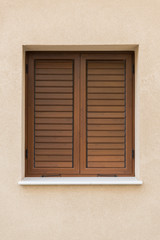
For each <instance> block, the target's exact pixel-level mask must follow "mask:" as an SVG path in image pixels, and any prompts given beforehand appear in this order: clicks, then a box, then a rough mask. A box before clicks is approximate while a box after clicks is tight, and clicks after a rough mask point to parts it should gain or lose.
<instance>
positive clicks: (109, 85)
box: [87, 61, 125, 168]
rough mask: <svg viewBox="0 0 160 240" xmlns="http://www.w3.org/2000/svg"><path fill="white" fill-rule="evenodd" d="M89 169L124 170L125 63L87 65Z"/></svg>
mask: <svg viewBox="0 0 160 240" xmlns="http://www.w3.org/2000/svg"><path fill="white" fill-rule="evenodd" d="M87 157H88V159H87V166H88V168H106V167H107V168H112V167H117V168H118V167H124V164H125V64H124V61H88V62H87Z"/></svg>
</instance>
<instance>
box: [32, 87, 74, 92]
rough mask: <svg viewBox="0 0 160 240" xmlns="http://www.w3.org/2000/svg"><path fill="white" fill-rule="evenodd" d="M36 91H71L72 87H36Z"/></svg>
mask: <svg viewBox="0 0 160 240" xmlns="http://www.w3.org/2000/svg"><path fill="white" fill-rule="evenodd" d="M36 93H73V89H72V87H36Z"/></svg>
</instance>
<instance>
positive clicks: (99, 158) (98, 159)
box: [88, 156, 124, 162]
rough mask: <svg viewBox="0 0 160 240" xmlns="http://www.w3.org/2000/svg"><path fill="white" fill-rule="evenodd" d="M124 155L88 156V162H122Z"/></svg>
mask: <svg viewBox="0 0 160 240" xmlns="http://www.w3.org/2000/svg"><path fill="white" fill-rule="evenodd" d="M123 160H124V156H88V162H122V161H123Z"/></svg>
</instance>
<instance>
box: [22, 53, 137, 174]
mask: <svg viewBox="0 0 160 240" xmlns="http://www.w3.org/2000/svg"><path fill="white" fill-rule="evenodd" d="M26 62H27V64H28V67H27V69H28V71H27V72H26V150H27V152H26V176H115V175H116V176H134V156H132V150H133V149H134V120H133V119H134V111H133V109H134V106H133V105H134V82H133V73H132V63H133V53H131V52H126V53H120V52H118V53H115V52H114V53H111V52H110V53H109V52H108V53H93V52H92V53H79V52H77V53H73V52H70V53H62V52H61V53H60V52H29V53H27V58H26Z"/></svg>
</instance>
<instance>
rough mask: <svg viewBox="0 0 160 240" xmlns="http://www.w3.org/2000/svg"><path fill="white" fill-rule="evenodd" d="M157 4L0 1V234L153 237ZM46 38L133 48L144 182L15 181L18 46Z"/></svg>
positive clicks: (19, 158) (157, 197) (158, 146)
mask: <svg viewBox="0 0 160 240" xmlns="http://www.w3.org/2000/svg"><path fill="white" fill-rule="evenodd" d="M159 12H160V1H159V0H157V1H156V0H153V1H149V0H141V1H139V0H134V1H133V0H132V1H131V0H112V1H109V0H99V1H97V0H80V1H75V0H45V1H44V0H43V1H42V0H27V1H23V0H14V1H11V0H10V1H9V0H1V1H0V103H1V104H0V169H1V175H0V182H1V187H0V193H1V196H0V216H1V218H0V239H2V240H17V239H23V240H36V239H38V240H44V239H47V240H50V239H55V240H64V239H70V240H88V239H92V240H106V239H107V240H116V239H119V240H124V239H126V240H151V239H154V240H159V239H160V227H159V221H160V110H159V108H160V107H159V105H160V47H159V45H160V14H159ZM34 45H35V46H34ZM38 45H41V46H38ZM47 45H48V46H50V47H48V49H56V50H58V49H62V48H64V49H65V50H67V49H69V48H70V49H72V50H74V49H75V50H76V49H78V48H79V49H82V50H85V49H86V50H87V49H88V50H89V49H92V48H93V49H94V50H96V49H103V50H104V49H110V50H111V49H114V46H110V45H117V47H115V49H116V48H117V49H121V50H123V49H135V51H136V161H137V163H138V165H137V174H138V176H139V178H140V179H142V180H143V181H144V184H143V185H142V186H37V187H36V186H25V187H22V186H19V185H18V184H17V183H18V180H20V179H21V177H22V175H23V171H22V168H23V159H24V154H23V150H24V72H23V66H24V50H27V49H32V50H34V49H35V50H36V49H40V50H43V49H47ZM54 45H55V46H54ZM57 45H66V46H64V47H61V46H59V47H58V46H57ZM67 45H68V47H67ZM73 45H75V46H73ZM76 45H79V47H78V46H76ZM83 45H85V46H83ZM87 45H90V47H89V46H87ZM91 45H93V46H91ZM96 45H97V46H96ZM123 45H125V46H123ZM23 46H24V47H23ZM69 46H70V47H69ZM138 46H139V47H138ZM139 170H140V171H139Z"/></svg>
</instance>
